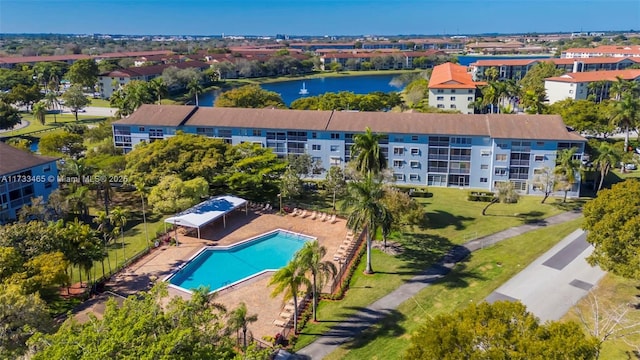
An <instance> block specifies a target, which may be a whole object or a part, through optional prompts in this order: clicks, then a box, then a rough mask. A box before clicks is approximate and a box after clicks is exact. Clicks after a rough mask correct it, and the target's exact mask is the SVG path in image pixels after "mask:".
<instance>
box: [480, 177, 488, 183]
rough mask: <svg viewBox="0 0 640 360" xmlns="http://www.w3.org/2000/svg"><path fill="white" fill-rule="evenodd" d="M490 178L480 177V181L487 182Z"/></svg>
mask: <svg viewBox="0 0 640 360" xmlns="http://www.w3.org/2000/svg"><path fill="white" fill-rule="evenodd" d="M488 180H489V179H487V178H480V182H481V183H486V182H488Z"/></svg>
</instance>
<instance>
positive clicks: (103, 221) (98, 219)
mask: <svg viewBox="0 0 640 360" xmlns="http://www.w3.org/2000/svg"><path fill="white" fill-rule="evenodd" d="M93 222H94V223H96V224H98V231H99V232H100V233H102V244H103V249H104V251H105V254H104V255H105V256H104V257H103V258H102V276H103V277H104V276H105V271H104V258H105V257H106V258H107V262H108V265H109V272H111V261H110V260H109V256H108V254H107V244H108V243H109V242H110V239H111V237H112V236H113V233H112V232H111V231H109V216H108V215H107V213H105V212H104V211H98V212H97V213H96V216H95V217H94V218H93ZM117 256H118V252H116V263H117V262H118V261H117Z"/></svg>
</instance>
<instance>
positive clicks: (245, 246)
mask: <svg viewBox="0 0 640 360" xmlns="http://www.w3.org/2000/svg"><path fill="white" fill-rule="evenodd" d="M313 239H315V238H313V237H310V236H306V235H302V234H297V233H292V232H288V231H285V230H275V231H273V232H270V233H267V234H264V235H260V236H258V237H256V238H254V239H250V240H247V241H245V242H242V243H240V244H236V245H234V246H231V247H228V248H226V249H221V248H206V249H205V250H203V251H202V252H200V253H199V254H198V255H197V256H195V257H194V258H193V259H192V260H191V261H189V263H187V264H186V265H185V266H184V267H182V268H181V269H180V270H179V271H178V272H176V273H175V274H174V275H172V276H171V277H170V278H169V282H170V283H171V284H173V285H176V286H179V287H181V288H183V289H195V288H198V287H199V286H208V287H209V289H211V290H212V291H213V290H219V289H221V288H224V287H227V286H229V285H232V284H234V283H236V282H239V281H241V280H243V279H246V278H250V277H252V276H254V275H256V274H258V273H261V272H263V271H265V270H277V269H280V268H282V267H283V266H285V265H286V264H287V263H288V262H289V261H290V260H291V259H292V258H293V254H295V253H296V252H297V251H298V250H300V248H302V246H303V245H304V243H305V242H307V241H309V240H313Z"/></svg>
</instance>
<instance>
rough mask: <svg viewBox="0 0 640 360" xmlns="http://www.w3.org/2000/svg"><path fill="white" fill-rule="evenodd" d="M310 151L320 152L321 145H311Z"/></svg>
mask: <svg viewBox="0 0 640 360" xmlns="http://www.w3.org/2000/svg"><path fill="white" fill-rule="evenodd" d="M311 150H313V151H320V150H322V145H320V144H313V145H311Z"/></svg>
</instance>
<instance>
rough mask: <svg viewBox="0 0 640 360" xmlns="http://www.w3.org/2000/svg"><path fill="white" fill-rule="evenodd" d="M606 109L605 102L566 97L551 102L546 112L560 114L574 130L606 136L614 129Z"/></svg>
mask: <svg viewBox="0 0 640 360" xmlns="http://www.w3.org/2000/svg"><path fill="white" fill-rule="evenodd" d="M608 110H609V109H608V104H607V103H606V102H601V103H595V102H593V101H590V100H573V99H566V100H562V101H558V102H555V103H553V104H551V105H550V106H549V109H548V112H549V113H550V114H558V115H561V116H562V119H563V120H564V122H565V124H567V125H568V126H571V127H572V128H573V129H575V130H576V131H579V132H581V133H586V134H589V135H593V136H598V135H604V136H608V135H611V134H612V133H613V132H614V130H615V129H614V127H613V126H612V125H611V123H610V121H609V114H608Z"/></svg>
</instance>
